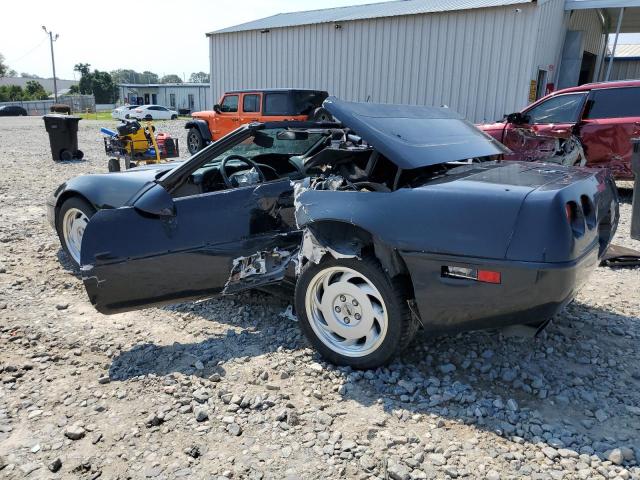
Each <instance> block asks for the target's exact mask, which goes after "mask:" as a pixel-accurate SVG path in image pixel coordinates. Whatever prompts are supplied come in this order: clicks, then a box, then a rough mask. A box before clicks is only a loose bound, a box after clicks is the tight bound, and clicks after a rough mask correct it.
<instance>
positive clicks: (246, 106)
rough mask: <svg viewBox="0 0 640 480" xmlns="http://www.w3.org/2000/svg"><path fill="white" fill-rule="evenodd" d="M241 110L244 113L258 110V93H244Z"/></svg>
mask: <svg viewBox="0 0 640 480" xmlns="http://www.w3.org/2000/svg"><path fill="white" fill-rule="evenodd" d="M242 111H243V112H245V113H254V112H259V111H260V95H254V94H250V95H245V96H244V97H243V98H242Z"/></svg>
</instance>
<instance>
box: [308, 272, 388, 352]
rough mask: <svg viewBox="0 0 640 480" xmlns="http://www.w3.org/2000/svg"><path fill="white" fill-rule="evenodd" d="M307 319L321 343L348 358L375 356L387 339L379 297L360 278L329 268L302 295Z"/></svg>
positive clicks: (373, 288)
mask: <svg viewBox="0 0 640 480" xmlns="http://www.w3.org/2000/svg"><path fill="white" fill-rule="evenodd" d="M305 308H306V313H307V318H309V323H310V325H311V328H313V331H314V332H315V333H316V335H317V336H318V338H319V339H320V341H322V343H324V344H325V345H326V346H327V347H329V348H330V349H331V350H333V351H334V352H336V353H338V354H340V355H344V356H347V357H363V356H365V355H368V354H370V353H372V352H374V351H375V350H376V349H377V348H378V347H379V346H380V345H381V344H382V342H383V341H384V339H385V337H386V335H387V328H388V324H389V322H388V317H387V309H386V306H385V304H384V300H383V299H382V295H381V294H380V292H379V291H378V289H377V288H376V287H375V285H373V283H372V282H371V281H370V280H369V279H368V278H367V277H365V276H364V275H363V274H361V273H359V272H357V271H356V270H353V269H351V268H347V267H330V268H326V269H324V270H322V271H320V272H318V273H317V274H316V276H315V277H313V279H312V280H311V282H310V283H309V287H308V288H307V291H306V294H305Z"/></svg>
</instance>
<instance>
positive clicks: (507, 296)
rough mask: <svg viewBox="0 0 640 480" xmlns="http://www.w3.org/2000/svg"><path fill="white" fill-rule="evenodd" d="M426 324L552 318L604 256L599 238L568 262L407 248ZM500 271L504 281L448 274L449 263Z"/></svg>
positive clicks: (454, 326) (466, 325)
mask: <svg viewBox="0 0 640 480" xmlns="http://www.w3.org/2000/svg"><path fill="white" fill-rule="evenodd" d="M402 257H403V258H404V260H405V262H406V264H407V267H408V268H409V270H410V273H411V277H412V281H413V288H414V293H415V299H416V302H417V305H418V309H419V312H420V316H421V318H422V321H423V324H424V326H425V328H427V329H429V330H447V331H451V330H473V329H482V328H497V327H504V326H507V325H513V324H537V323H542V322H543V321H545V320H547V319H549V318H550V317H552V316H553V315H555V314H556V313H558V312H559V311H560V310H561V309H562V308H564V307H565V306H566V305H567V304H568V303H569V302H570V301H571V300H573V298H574V297H575V295H576V293H577V291H578V290H579V289H580V287H582V285H583V284H584V283H585V282H586V280H587V278H588V276H589V274H590V273H591V272H592V271H593V269H594V268H595V267H596V265H597V262H598V244H597V243H594V245H593V247H592V248H591V249H589V250H588V251H587V253H586V254H584V255H583V256H582V257H580V258H579V259H577V260H574V261H570V262H563V263H532V262H516V261H496V260H487V259H481V258H466V257H459V256H448V255H433V254H427V253H416V252H402ZM447 266H448V267H450V266H455V267H467V268H476V269H483V270H491V271H496V272H500V274H501V283H500V284H491V283H482V282H478V281H474V280H466V279H454V278H449V277H446V276H443V273H442V272H443V267H447Z"/></svg>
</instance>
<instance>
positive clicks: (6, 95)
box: [0, 85, 28, 102]
mask: <svg viewBox="0 0 640 480" xmlns="http://www.w3.org/2000/svg"><path fill="white" fill-rule="evenodd" d="M17 100H28V98H25V94H24V92H23V91H22V87H20V86H19V85H2V86H0V102H15V101H17Z"/></svg>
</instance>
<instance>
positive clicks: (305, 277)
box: [295, 257, 418, 369]
mask: <svg viewBox="0 0 640 480" xmlns="http://www.w3.org/2000/svg"><path fill="white" fill-rule="evenodd" d="M332 267H346V268H349V269H352V270H355V271H356V272H358V273H360V274H361V275H363V276H364V277H365V278H366V279H368V280H369V281H370V282H371V283H373V285H375V287H376V288H377V289H378V292H379V293H380V295H381V297H382V299H383V301H384V305H385V307H386V310H387V321H388V325H387V333H386V336H385V337H384V340H383V341H382V343H380V345H379V346H378V347H377V348H376V349H375V350H374V351H373V352H371V353H369V354H367V355H365V356H359V357H356V356H348V355H343V354H341V353H339V352H336V351H335V350H333V349H332V348H330V347H329V346H328V345H327V344H325V343H324V342H323V341H322V340H321V339H320V338H319V337H318V335H317V334H316V332H315V331H314V329H313V327H312V326H311V324H310V319H309V317H308V314H307V310H306V305H305V304H306V294H307V289H308V288H310V284H311V282H312V281H313V279H314V278H315V277H316V275H317V274H319V273H320V272H322V271H323V270H325V269H329V268H332ZM295 306H296V313H297V316H298V321H299V323H300V328H301V329H302V331H303V333H304V334H305V336H306V337H307V339H308V340H309V341H310V342H311V344H312V345H313V346H314V347H315V348H316V349H317V350H318V352H320V354H321V355H322V356H323V357H324V358H326V359H327V360H329V361H330V362H332V363H334V364H336V365H344V366H349V367H352V368H356V369H372V368H377V367H380V366H382V365H385V364H387V363H388V362H390V361H391V360H392V359H393V357H394V356H395V355H397V354H398V353H399V352H401V351H402V350H403V349H404V348H406V347H407V346H408V345H409V343H410V342H411V340H412V339H413V337H414V335H415V333H416V331H417V329H418V323H417V320H416V319H415V318H414V317H413V316H412V315H411V312H410V311H409V306H408V305H407V301H406V297H405V295H404V294H403V291H402V289H401V287H400V286H399V285H396V284H395V283H394V282H392V281H391V280H390V279H389V277H388V276H387V275H386V274H385V273H384V271H383V270H382V268H381V267H380V264H379V263H378V261H377V260H376V259H375V258H364V259H362V260H358V259H352V258H341V259H335V258H332V257H331V258H326V257H325V259H323V261H321V262H320V263H319V264H316V263H313V262H309V263H308V264H307V265H306V266H305V270H304V271H303V273H302V274H301V275H300V277H299V278H298V283H297V285H296V291H295Z"/></svg>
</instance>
